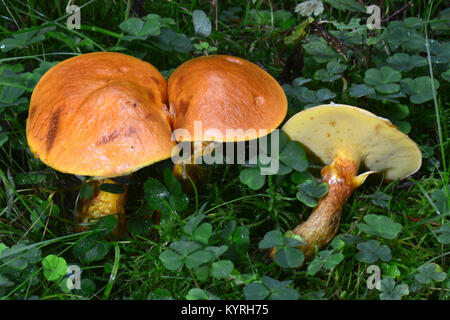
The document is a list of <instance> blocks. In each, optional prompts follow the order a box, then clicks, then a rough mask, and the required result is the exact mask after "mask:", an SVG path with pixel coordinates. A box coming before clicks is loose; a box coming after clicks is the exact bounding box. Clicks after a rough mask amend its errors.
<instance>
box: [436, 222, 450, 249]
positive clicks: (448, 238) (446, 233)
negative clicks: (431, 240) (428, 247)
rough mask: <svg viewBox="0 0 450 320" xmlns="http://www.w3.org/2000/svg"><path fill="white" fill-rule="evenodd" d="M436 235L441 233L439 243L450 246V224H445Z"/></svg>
mask: <svg viewBox="0 0 450 320" xmlns="http://www.w3.org/2000/svg"><path fill="white" fill-rule="evenodd" d="M436 233H440V235H439V236H438V241H439V242H440V243H442V244H450V222H447V223H445V224H443V225H442V226H441V227H440V228H439V229H437V230H436Z"/></svg>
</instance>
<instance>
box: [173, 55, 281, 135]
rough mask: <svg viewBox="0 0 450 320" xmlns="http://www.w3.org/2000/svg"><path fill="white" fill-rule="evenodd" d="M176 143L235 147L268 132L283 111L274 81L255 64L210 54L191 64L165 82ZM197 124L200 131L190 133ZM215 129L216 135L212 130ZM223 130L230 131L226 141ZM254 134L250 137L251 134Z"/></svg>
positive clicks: (179, 69) (278, 89) (196, 59)
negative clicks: (178, 130)
mask: <svg viewBox="0 0 450 320" xmlns="http://www.w3.org/2000/svg"><path fill="white" fill-rule="evenodd" d="M168 92H169V101H170V103H171V109H172V110H173V113H174V123H173V128H174V129H175V130H176V129H185V130H187V132H188V133H189V136H188V137H186V136H184V137H183V136H182V134H181V133H180V132H177V131H175V137H176V140H177V141H182V140H184V141H219V142H237V141H245V140H251V139H256V138H258V137H260V136H262V135H263V134H261V132H260V131H261V130H259V129H264V130H267V133H266V134H269V133H270V132H271V131H273V130H274V129H275V128H276V127H278V125H279V124H280V123H281V122H282V121H283V119H284V117H285V116H286V112H287V99H286V96H285V94H284V92H283V89H282V88H281V87H280V85H279V84H278V82H277V81H276V80H275V79H274V78H273V77H272V76H270V75H269V74H268V73H267V72H266V71H264V70H263V69H261V68H260V67H258V66H257V65H255V64H253V63H251V62H249V61H247V60H244V59H240V58H237V57H232V56H227V55H213V56H205V57H198V58H195V59H191V60H189V61H187V62H185V63H184V64H182V65H181V66H179V67H178V68H177V69H176V70H175V71H174V72H173V74H172V75H171V76H170V78H169V81H168ZM195 121H201V131H200V132H198V134H197V132H195V131H194V124H195ZM214 129H216V130H214ZM227 129H228V130H235V131H234V133H235V134H234V135H233V134H231V135H228V136H227V132H226V131H227ZM252 129H253V130H254V132H252V131H253V130H252ZM247 130H249V131H247Z"/></svg>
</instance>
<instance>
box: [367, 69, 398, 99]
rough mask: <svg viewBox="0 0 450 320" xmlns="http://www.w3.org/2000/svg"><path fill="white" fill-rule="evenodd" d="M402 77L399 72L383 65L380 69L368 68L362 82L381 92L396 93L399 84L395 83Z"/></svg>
mask: <svg viewBox="0 0 450 320" xmlns="http://www.w3.org/2000/svg"><path fill="white" fill-rule="evenodd" d="M401 78H402V75H401V73H400V72H398V71H396V70H394V69H392V68H391V67H388V66H384V67H381V68H380V69H374V68H372V69H368V70H367V71H366V73H365V75H364V82H365V83H366V84H368V85H370V86H372V87H375V90H376V91H378V92H380V93H382V94H391V93H396V92H398V91H399V90H400V86H399V85H398V84H397V83H396V82H399V81H400V79H401Z"/></svg>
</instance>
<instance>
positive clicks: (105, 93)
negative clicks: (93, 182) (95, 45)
mask: <svg viewBox="0 0 450 320" xmlns="http://www.w3.org/2000/svg"><path fill="white" fill-rule="evenodd" d="M166 104H167V84H166V81H165V79H164V77H163V76H162V75H161V74H160V73H159V71H158V70H157V69H156V68H155V67H153V66H152V65H150V64H149V63H146V62H143V61H142V60H140V59H137V58H134V57H131V56H128V55H124V54H120V53H107V52H98V53H89V54H83V55H80V56H77V57H73V58H70V59H67V60H65V61H63V62H61V63H59V64H57V65H56V66H54V67H53V68H51V69H50V70H49V71H48V72H47V73H46V74H45V75H44V76H43V77H42V78H41V80H40V81H39V83H38V84H37V85H36V88H35V89H34V91H33V94H32V96H31V101H30V110H29V116H28V120H27V130H26V134H27V140H28V144H29V146H30V149H31V151H32V152H33V153H34V155H35V156H36V157H38V158H40V159H41V160H42V161H43V162H44V163H45V164H47V165H48V166H50V167H52V168H54V169H56V170H58V171H61V172H66V173H71V174H77V175H88V176H102V177H114V176H119V175H125V174H128V173H131V172H134V171H136V170H138V169H140V168H141V167H144V166H147V165H150V164H152V163H155V162H158V161H160V160H163V159H167V158H169V157H170V153H171V150H172V148H173V147H174V145H175V143H174V142H173V141H171V132H172V129H171V127H170V124H169V121H168V119H167V113H166V112H165V111H164V110H166Z"/></svg>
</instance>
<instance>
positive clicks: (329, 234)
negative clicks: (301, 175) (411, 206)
mask: <svg viewBox="0 0 450 320" xmlns="http://www.w3.org/2000/svg"><path fill="white" fill-rule="evenodd" d="M357 173H358V161H356V160H354V159H352V158H351V157H346V156H342V155H339V156H337V157H336V158H335V160H334V161H333V162H332V163H331V164H330V165H328V166H326V167H324V168H323V169H322V171H321V175H322V181H323V182H326V183H327V184H328V193H327V195H326V196H324V197H323V198H322V199H320V200H319V203H318V205H317V207H316V209H315V210H314V211H313V212H312V214H311V215H310V217H309V218H308V220H306V221H305V222H303V223H302V224H300V225H298V226H297V227H296V228H295V229H294V230H293V232H294V233H295V234H297V235H299V236H300V237H301V238H302V239H303V241H304V242H305V245H301V246H299V247H298V248H299V249H300V250H302V251H303V253H304V255H305V257H306V258H308V257H310V256H312V255H313V254H314V247H315V245H316V244H317V246H318V248H321V247H323V246H324V245H325V244H327V243H328V242H330V241H331V239H333V237H334V236H335V235H336V233H337V230H338V228H339V223H340V220H341V216H342V208H343V206H344V204H345V202H346V201H347V199H348V198H349V197H350V195H351V194H352V192H353V190H354V189H356V188H357V187H359V186H360V185H361V184H362V183H363V182H364V181H365V179H366V178H367V176H368V175H369V174H371V173H373V171H369V172H366V173H363V174H361V175H359V176H356V175H357Z"/></svg>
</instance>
